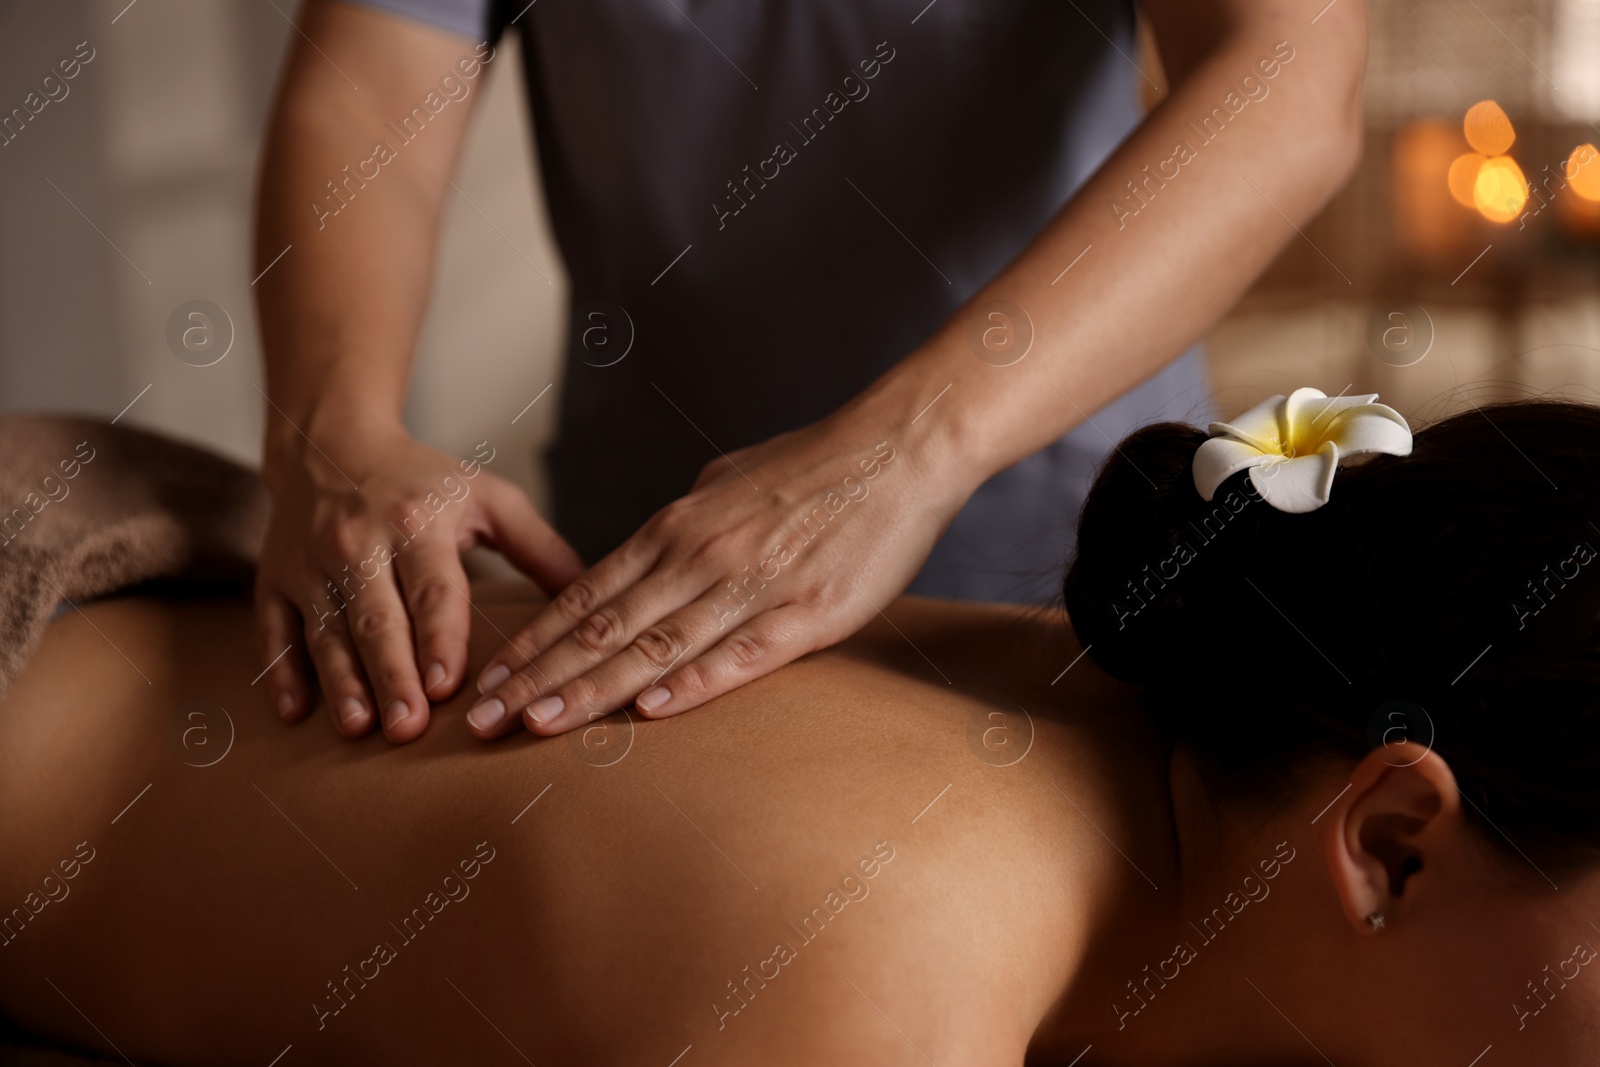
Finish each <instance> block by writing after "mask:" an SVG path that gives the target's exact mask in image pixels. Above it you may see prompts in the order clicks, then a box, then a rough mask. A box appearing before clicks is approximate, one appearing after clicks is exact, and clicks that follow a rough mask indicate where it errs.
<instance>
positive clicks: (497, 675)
mask: <svg viewBox="0 0 1600 1067" xmlns="http://www.w3.org/2000/svg"><path fill="white" fill-rule="evenodd" d="M509 677H511V668H510V667H507V666H506V665H505V664H504V663H496V664H495V665H494V666H493V667H490V668H489V669H488V670H486V671H484V672H483V673H482V674H480V675H479V676H478V692H480V693H487V692H488V691H489V690H491V689H493V688H495V687H496V686H498V685H499V684H500V683H501V682H503V681H505V680H506V679H507V678H509Z"/></svg>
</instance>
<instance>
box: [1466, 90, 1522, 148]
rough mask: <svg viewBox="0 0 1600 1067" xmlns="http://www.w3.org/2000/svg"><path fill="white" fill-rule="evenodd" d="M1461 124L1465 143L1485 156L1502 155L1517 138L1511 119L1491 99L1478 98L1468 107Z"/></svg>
mask: <svg viewBox="0 0 1600 1067" xmlns="http://www.w3.org/2000/svg"><path fill="white" fill-rule="evenodd" d="M1461 126H1462V130H1463V131H1464V132H1465V133H1466V135H1467V143H1468V144H1470V145H1471V146H1472V147H1473V148H1474V149H1476V150H1477V151H1479V152H1481V153H1483V154H1484V155H1486V156H1499V155H1504V154H1505V152H1506V150H1507V149H1509V148H1510V147H1511V142H1513V141H1515V140H1516V139H1517V132H1516V130H1514V129H1512V128H1511V120H1510V119H1509V118H1507V117H1506V113H1505V112H1504V111H1502V110H1501V109H1500V105H1499V104H1497V103H1495V102H1494V101H1493V100H1480V101H1479V102H1478V103H1476V104H1473V105H1472V106H1471V107H1470V108H1468V109H1467V117H1466V120H1465V121H1464V122H1462V124H1461Z"/></svg>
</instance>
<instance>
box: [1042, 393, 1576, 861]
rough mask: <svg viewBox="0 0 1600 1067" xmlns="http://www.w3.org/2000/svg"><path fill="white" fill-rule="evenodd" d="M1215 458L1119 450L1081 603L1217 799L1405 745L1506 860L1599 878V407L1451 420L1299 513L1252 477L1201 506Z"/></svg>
mask: <svg viewBox="0 0 1600 1067" xmlns="http://www.w3.org/2000/svg"><path fill="white" fill-rule="evenodd" d="M1206 439H1207V435H1206V434H1205V433H1203V432H1202V431H1200V430H1197V429H1195V428H1194V427H1191V426H1184V425H1180V424H1177V423H1163V424H1160V425H1155V426H1150V427H1147V428H1145V429H1143V430H1140V431H1139V432H1137V433H1135V434H1134V435H1133V436H1131V437H1129V438H1128V439H1127V440H1125V441H1123V442H1122V444H1121V445H1120V446H1119V448H1118V449H1117V450H1116V451H1115V452H1113V453H1112V455H1111V457H1110V459H1109V460H1108V461H1107V462H1106V464H1105V467H1104V468H1103V469H1102V470H1101V472H1100V475H1099V477H1098V478H1097V480H1096V481H1095V484H1094V487H1093V489H1092V490H1091V491H1090V493H1089V497H1088V500H1087V501H1086V503H1085V505H1084V509H1083V514H1082V517H1081V518H1080V520H1079V526H1078V545H1077V554H1076V556H1075V558H1074V559H1073V562H1072V566H1071V567H1070V569H1069V570H1068V572H1067V577H1066V585H1065V594H1066V606H1067V611H1068V613H1069V615H1070V616H1071V619H1072V624H1073V627H1074V628H1075V630H1076V631H1077V633H1078V636H1079V638H1080V639H1081V640H1082V642H1083V643H1084V644H1085V645H1086V646H1088V647H1089V650H1090V651H1089V655H1090V657H1091V658H1092V659H1094V661H1095V662H1096V663H1098V664H1099V665H1100V666H1101V667H1102V668H1104V669H1105V670H1106V671H1107V672H1109V673H1110V674H1112V675H1114V676H1115V677H1117V678H1119V679H1121V680H1123V681H1126V682H1131V683H1134V684H1137V685H1141V686H1145V687H1148V689H1147V696H1148V702H1149V706H1150V708H1151V711H1152V713H1153V714H1154V716H1155V717H1156V719H1157V721H1158V723H1159V724H1160V725H1161V726H1162V728H1163V729H1165V730H1166V731H1167V733H1168V735H1169V736H1170V737H1171V739H1172V741H1173V743H1174V744H1176V745H1178V746H1180V747H1182V748H1184V749H1186V750H1188V751H1189V752H1191V753H1192V754H1193V755H1194V756H1195V757H1196V758H1197V760H1198V762H1199V764H1200V766H1201V768H1202V772H1203V774H1204V776H1205V778H1206V781H1207V783H1208V786H1209V787H1210V788H1211V789H1212V790H1213V791H1215V792H1218V793H1220V794H1221V795H1224V796H1231V797H1235V798H1239V797H1255V798H1262V797H1272V796H1275V795H1278V794H1279V793H1280V791H1281V790H1283V789H1285V788H1287V787H1288V786H1289V785H1290V784H1291V783H1292V782H1293V781H1294V780H1295V778H1296V776H1297V772H1298V771H1300V770H1302V769H1303V768H1304V767H1306V766H1307V761H1308V760H1310V759H1312V758H1314V757H1316V756H1318V755H1330V754H1332V755H1344V756H1348V757H1352V758H1360V757H1361V756H1363V755H1365V754H1366V753H1367V752H1368V751H1370V750H1371V749H1372V748H1374V747H1377V746H1378V745H1382V744H1385V743H1388V742H1392V741H1394V740H1397V739H1399V738H1401V737H1406V738H1409V739H1410V740H1414V741H1417V742H1419V743H1421V744H1431V747H1432V748H1433V749H1434V750H1435V751H1437V752H1438V753H1439V754H1440V755H1441V756H1443V757H1444V759H1445V760H1446V761H1447V762H1448V763H1449V764H1450V767H1451V769H1452V770H1453V771H1454V773H1455V775H1456V779H1457V782H1458V784H1459V785H1460V788H1461V791H1462V793H1463V795H1464V796H1465V797H1466V799H1467V800H1468V802H1469V803H1468V804H1467V805H1465V807H1467V808H1468V814H1469V816H1471V817H1472V818H1474V819H1476V820H1477V822H1478V825H1479V826H1480V828H1481V829H1482V830H1483V833H1484V835H1485V836H1486V837H1487V838H1488V839H1489V840H1490V841H1491V842H1493V843H1494V844H1495V845H1496V846H1497V847H1499V848H1500V849H1501V850H1502V851H1503V852H1504V853H1505V854H1506V855H1507V856H1508V858H1511V859H1513V860H1516V861H1517V862H1522V860H1523V859H1529V858H1531V860H1532V861H1534V862H1536V863H1537V864H1538V865H1539V867H1540V868H1541V869H1543V868H1545V867H1547V866H1548V867H1557V868H1563V869H1571V868H1582V867H1587V866H1590V865H1592V864H1595V863H1600V775H1597V771H1600V643H1597V636H1600V635H1597V629H1596V608H1597V605H1600V526H1597V525H1596V523H1600V409H1596V408H1591V407H1585V406H1581V405H1577V404H1570V403H1557V402H1548V401H1531V402H1519V403H1508V404H1496V405H1492V406H1487V407H1483V408H1478V409H1475V410H1472V411H1468V412H1466V413H1463V414H1460V415H1456V416H1454V417H1451V418H1448V419H1445V420H1443V421H1441V422H1438V423H1436V424H1434V425H1432V426H1429V427H1428V428H1427V429H1424V430H1422V431H1420V432H1418V433H1417V434H1416V435H1415V440H1414V446H1413V449H1412V452H1411V454H1410V455H1408V456H1387V455H1380V456H1375V457H1372V458H1370V459H1365V460H1360V461H1357V462H1355V463H1353V464H1350V465H1347V466H1344V467H1341V469H1340V470H1339V472H1338V476H1337V477H1336V478H1335V479H1334V483H1333V489H1332V494H1331V498H1330V500H1329V502H1328V503H1327V504H1325V505H1324V506H1323V507H1321V508H1320V509H1318V510H1317V511H1314V512H1311V513H1309V514H1298V515H1295V514H1287V513H1284V512H1281V511H1278V510H1276V509H1275V508H1273V507H1272V506H1271V505H1269V504H1267V503H1266V502H1265V501H1263V500H1261V499H1260V498H1259V496H1258V495H1257V494H1256V493H1255V491H1254V489H1253V487H1252V486H1251V484H1250V483H1249V481H1248V475H1247V474H1246V473H1244V472H1240V473H1239V474H1236V475H1234V476H1233V477H1232V478H1230V479H1229V480H1228V481H1226V482H1224V483H1223V485H1222V486H1221V487H1219V488H1218V490H1217V492H1216V494H1215V496H1214V498H1213V499H1212V500H1211V502H1210V503H1207V502H1206V501H1204V500H1202V499H1201V498H1200V495H1199V493H1198V492H1197V491H1196V490H1195V487H1194V482H1193V475H1192V471H1191V464H1192V462H1193V459H1194V454H1195V450H1196V449H1197V448H1198V447H1199V446H1200V444H1201V442H1203V441H1205V440H1206ZM1399 761H1400V759H1399V758H1398V757H1397V760H1396V762H1399ZM1519 852H1520V853H1522V854H1523V857H1522V858H1518V855H1517V854H1518V853H1519Z"/></svg>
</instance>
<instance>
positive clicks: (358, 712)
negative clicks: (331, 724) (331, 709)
mask: <svg viewBox="0 0 1600 1067" xmlns="http://www.w3.org/2000/svg"><path fill="white" fill-rule="evenodd" d="M366 714H367V709H366V708H364V707H362V706H361V701H359V700H357V699H356V698H355V697H345V698H344V699H343V700H341V701H340V702H339V722H340V723H342V724H343V725H345V726H352V725H354V724H355V723H356V722H357V721H359V720H360V719H362V718H363V717H365V715H366Z"/></svg>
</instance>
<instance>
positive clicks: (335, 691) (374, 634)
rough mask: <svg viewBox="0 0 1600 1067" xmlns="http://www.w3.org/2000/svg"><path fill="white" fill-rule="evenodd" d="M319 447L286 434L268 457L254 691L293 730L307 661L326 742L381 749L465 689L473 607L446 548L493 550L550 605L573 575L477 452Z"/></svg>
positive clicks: (405, 445) (410, 734) (402, 445)
mask: <svg viewBox="0 0 1600 1067" xmlns="http://www.w3.org/2000/svg"><path fill="white" fill-rule="evenodd" d="M270 415H271V413H270V412H269V417H270ZM319 436H320V439H319V442H318V445H311V444H310V443H309V442H307V441H305V440H304V439H303V438H300V437H299V436H298V435H296V437H295V438H294V439H293V442H294V443H293V444H292V445H291V446H288V447H285V448H282V449H279V450H277V451H276V452H274V451H272V450H269V453H268V457H267V463H266V472H265V473H266V480H267V484H268V487H269V489H270V490H271V495H272V515H271V519H270V521H269V524H268V528H267V536H266V543H265V545H264V546H263V548H262V552H261V562H260V566H259V568H258V570H257V578H256V634H257V644H258V648H259V651H260V655H261V664H262V666H263V667H264V668H265V669H266V677H265V679H264V681H265V683H266V684H267V686H268V688H269V690H270V691H271V697H272V701H273V707H274V708H275V709H276V710H277V711H278V713H279V714H280V715H281V716H283V718H285V719H287V720H289V721H295V720H298V719H300V718H302V717H303V716H304V715H305V714H306V713H307V712H309V711H310V710H311V707H312V704H313V703H314V701H313V700H312V699H311V688H310V678H309V677H308V673H307V671H306V663H305V659H306V655H307V653H309V657H310V660H311V662H312V663H313V664H314V665H315V668H316V678H317V681H318V682H319V683H320V686H321V689H322V693H323V696H324V697H325V698H326V701H327V705H328V710H329V713H330V715H331V716H332V718H333V723H334V726H335V728H336V729H337V730H338V731H339V732H340V733H341V734H344V735H345V736H346V737H357V736H360V735H362V734H365V733H367V732H368V731H369V730H371V729H372V726H373V724H374V723H375V722H379V721H381V722H382V725H383V731H384V734H385V735H386V736H387V737H388V738H389V740H391V741H410V740H411V739H413V738H415V737H416V736H417V735H418V734H420V733H422V731H423V729H424V728H426V726H427V724H428V702H429V699H430V698H431V699H433V700H440V699H443V698H445V697H448V696H449V695H450V694H452V693H454V692H455V691H456V690H457V689H458V688H459V687H460V685H461V683H462V681H463V680H464V676H465V672H466V662H467V634H468V629H469V623H470V621H471V613H472V607H471V603H470V601H469V600H468V599H467V598H468V595H469V594H468V588H467V578H466V574H465V572H464V571H463V570H462V567H461V558H460V553H461V551H462V550H463V549H466V548H470V547H472V546H474V545H480V544H484V545H489V546H492V547H494V548H496V549H498V550H499V551H501V552H502V553H504V554H505V556H506V557H507V558H508V559H509V560H510V561H511V562H512V563H513V564H515V565H516V566H517V567H518V568H520V569H521V570H522V571H524V572H525V573H527V574H528V575H529V576H530V577H532V578H534V579H535V580H536V581H538V582H539V583H540V584H541V585H542V586H544V588H545V589H546V590H547V591H550V592H554V591H555V590H557V589H559V588H561V587H562V586H563V585H566V584H567V583H568V582H570V581H571V580H572V579H573V578H575V577H577V576H578V574H579V573H581V571H582V569H583V567H582V563H581V562H580V560H579V559H578V556H577V553H575V552H574V551H573V550H572V548H571V546H570V545H568V544H567V543H566V541H564V540H563V539H562V538H561V537H560V536H559V535H558V534H557V533H556V532H555V531H554V530H553V529H551V527H550V526H549V524H548V523H546V522H545V521H544V519H542V518H541V517H540V516H539V513H538V512H537V511H536V510H535V509H534V507H533V504H532V503H531V502H530V501H529V500H528V498H527V497H526V496H525V495H524V494H523V492H522V491H521V490H520V489H518V488H517V487H516V486H515V485H513V484H512V483H510V482H508V481H506V480H505V479H503V478H499V477H496V476H495V475H493V474H490V473H489V472H488V471H487V470H485V469H484V466H483V464H484V463H485V462H487V461H488V460H490V459H492V457H493V452H492V449H491V448H490V447H489V446H488V445H487V444H486V445H483V446H480V448H479V449H478V451H477V453H476V454H475V455H474V456H472V457H469V458H468V459H465V460H457V459H455V458H453V457H450V456H446V455H443V454H442V453H439V452H436V451H434V450H433V449H430V448H427V447H425V446H423V445H421V444H419V443H417V442H416V441H414V440H412V439H411V437H410V436H408V435H407V434H406V433H405V431H404V430H403V429H402V428H401V427H399V426H397V425H396V426H381V427H380V428H378V429H376V430H373V429H364V430H362V431H360V432H350V433H348V434H346V435H344V436H343V437H342V438H340V439H337V440H336V439H335V438H334V437H333V436H331V435H319ZM330 581H331V582H332V583H333V585H334V587H335V589H334V590H333V591H330V589H329V587H328V583H329V582H330ZM285 649H288V652H287V653H285V651H284V650H285ZM268 664H271V666H270V667H269V666H268Z"/></svg>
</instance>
